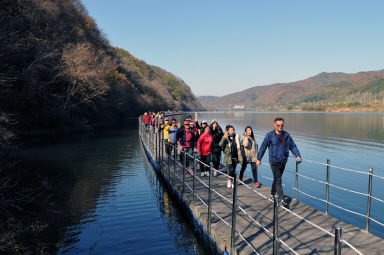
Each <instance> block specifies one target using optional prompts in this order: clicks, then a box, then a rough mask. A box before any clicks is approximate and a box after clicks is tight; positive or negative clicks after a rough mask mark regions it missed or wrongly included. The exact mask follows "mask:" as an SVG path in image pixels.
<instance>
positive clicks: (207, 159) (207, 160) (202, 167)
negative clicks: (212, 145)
mask: <svg viewBox="0 0 384 255" xmlns="http://www.w3.org/2000/svg"><path fill="white" fill-rule="evenodd" d="M200 160H201V162H203V163H204V164H207V165H208V166H209V165H210V163H211V154H210V155H206V156H203V155H200ZM204 164H201V163H200V172H205V171H209V167H207V166H206V165H204Z"/></svg>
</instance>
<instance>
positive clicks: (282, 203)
mask: <svg viewBox="0 0 384 255" xmlns="http://www.w3.org/2000/svg"><path fill="white" fill-rule="evenodd" d="M280 204H281V205H282V206H284V207H287V205H288V203H287V201H285V199H282V200H280Z"/></svg>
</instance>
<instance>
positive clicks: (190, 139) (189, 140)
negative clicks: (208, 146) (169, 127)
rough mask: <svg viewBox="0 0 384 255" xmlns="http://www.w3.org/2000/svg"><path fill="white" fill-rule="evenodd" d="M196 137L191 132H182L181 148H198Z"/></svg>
mask: <svg viewBox="0 0 384 255" xmlns="http://www.w3.org/2000/svg"><path fill="white" fill-rule="evenodd" d="M196 143H197V142H196V136H195V134H194V133H193V132H191V131H188V132H187V131H186V130H185V129H183V130H182V133H181V134H180V146H181V148H196Z"/></svg>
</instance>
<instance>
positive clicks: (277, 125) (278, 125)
mask: <svg viewBox="0 0 384 255" xmlns="http://www.w3.org/2000/svg"><path fill="white" fill-rule="evenodd" d="M276 127H284V125H276Z"/></svg>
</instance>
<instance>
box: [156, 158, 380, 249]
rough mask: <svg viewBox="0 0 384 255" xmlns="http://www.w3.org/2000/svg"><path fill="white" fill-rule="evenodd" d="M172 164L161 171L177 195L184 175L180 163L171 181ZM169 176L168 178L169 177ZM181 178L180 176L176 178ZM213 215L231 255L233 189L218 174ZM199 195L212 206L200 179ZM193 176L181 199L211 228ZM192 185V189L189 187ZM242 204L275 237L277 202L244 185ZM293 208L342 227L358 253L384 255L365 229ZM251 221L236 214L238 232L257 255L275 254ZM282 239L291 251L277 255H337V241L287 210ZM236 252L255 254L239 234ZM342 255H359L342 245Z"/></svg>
mask: <svg viewBox="0 0 384 255" xmlns="http://www.w3.org/2000/svg"><path fill="white" fill-rule="evenodd" d="M167 162H168V160H164V161H162V162H159V165H160V166H161V169H162V170H161V171H162V173H163V175H164V176H165V178H167V179H168V180H169V182H170V183H171V184H173V186H174V187H175V188H176V190H177V191H178V192H179V193H180V194H181V193H182V176H183V171H182V170H181V166H180V165H179V163H177V167H176V182H175V181H174V179H173V170H174V168H173V166H174V164H173V160H171V164H170V168H168V165H167ZM169 173H170V176H169ZM177 176H178V177H177ZM196 177H197V178H200V179H201V180H202V181H203V183H205V184H206V185H208V177H200V175H199V174H197V175H196ZM212 180H213V181H212V187H213V189H214V190H215V191H217V192H218V193H220V194H221V195H222V196H223V197H220V196H219V195H218V194H217V193H215V192H212V197H211V198H212V210H213V211H215V212H217V214H218V215H219V216H220V217H221V218H222V219H224V220H225V221H226V222H227V223H229V225H227V224H225V223H224V222H223V221H222V220H220V219H219V218H218V217H217V216H216V215H215V214H214V213H212V220H211V222H212V223H211V224H212V227H211V234H212V237H213V238H214V239H215V241H216V243H217V244H218V246H219V247H220V248H221V249H222V250H225V251H227V252H230V229H231V228H230V225H231V219H232V204H231V203H230V201H232V196H233V194H232V189H228V188H226V180H227V177H226V176H224V175H220V174H219V175H218V176H216V177H213V179H212ZM244 182H245V183H249V185H251V184H252V182H251V180H249V179H248V178H247V177H245V181H244ZM195 183H196V189H195V192H196V193H195V194H196V195H198V196H199V197H200V198H201V199H202V200H203V201H204V203H206V204H207V203H208V189H207V187H206V186H204V184H203V183H201V182H200V181H198V180H196V182H195ZM192 185H193V176H192V174H190V173H188V172H187V173H186V174H185V192H184V195H183V196H182V197H183V199H184V201H185V202H186V203H187V204H188V205H189V207H190V208H191V210H192V211H193V212H194V214H195V215H196V216H197V217H198V218H199V219H200V221H201V222H202V223H203V224H204V225H205V227H207V215H208V213H207V212H208V209H207V206H206V205H204V204H203V202H202V201H201V200H200V199H199V198H197V197H196V199H195V204H193V200H192V190H191V189H192ZM188 186H189V187H188ZM256 190H257V192H259V193H261V194H263V195H264V196H267V195H268V194H269V193H270V189H269V188H268V187H265V186H263V187H261V188H259V189H256ZM237 201H238V205H239V206H241V207H242V208H243V209H244V210H245V211H246V212H247V213H248V214H249V216H251V217H252V218H254V219H255V220H256V221H257V222H258V223H259V224H261V225H262V226H264V227H265V228H266V229H267V230H269V231H270V232H272V228H273V225H272V219H273V203H272V202H270V201H269V200H267V199H265V198H263V197H262V196H260V195H258V194H256V193H255V192H254V191H252V190H250V189H249V188H248V187H246V186H245V185H239V186H238V200H237ZM289 208H290V210H291V211H292V212H294V213H296V214H298V215H300V216H301V217H303V218H305V219H306V220H309V221H310V222H312V223H314V224H316V225H318V226H320V227H321V228H323V229H324V230H326V231H328V232H330V233H334V229H335V226H337V225H340V226H342V228H343V234H342V239H344V240H346V241H347V242H349V243H350V244H352V245H353V246H354V247H355V248H357V249H358V250H359V252H360V254H370V255H371V254H375V255H376V254H384V240H383V239H380V238H378V237H376V236H374V235H372V234H370V233H368V232H366V231H364V230H361V229H359V228H357V227H355V226H353V225H351V224H347V223H344V222H341V221H339V220H337V219H335V218H333V217H330V216H326V215H324V214H322V213H321V212H319V211H317V210H315V209H313V208H311V207H309V206H307V205H305V204H303V203H300V202H297V201H295V200H293V201H292V202H291V203H290V205H289ZM249 216H247V215H246V214H245V213H244V212H242V211H241V210H240V209H239V210H237V216H236V217H237V218H236V229H237V230H238V231H239V232H240V233H242V235H243V236H244V237H245V239H246V240H247V242H249V243H251V244H252V246H253V247H254V248H255V249H256V251H257V253H259V254H272V248H273V247H272V239H271V237H270V236H268V235H267V233H266V231H265V230H263V229H262V228H261V227H259V226H258V224H257V223H255V221H254V220H253V219H251V217H249ZM279 238H280V239H281V240H282V241H284V242H285V243H286V244H287V245H288V246H289V247H290V248H291V249H293V250H294V252H293V251H292V250H290V249H289V248H287V247H285V246H283V245H280V250H279V254H295V253H296V254H333V253H334V250H333V249H334V237H332V236H330V235H329V234H327V233H326V232H323V231H321V230H319V229H318V228H316V227H314V226H313V225H311V224H310V223H308V222H306V221H305V220H302V219H300V218H298V217H296V216H295V215H294V214H292V213H290V212H287V211H286V210H284V209H283V208H281V209H280V212H279ZM235 246H236V253H237V254H241V255H243V254H257V253H256V252H255V251H254V250H253V248H251V246H249V245H248V244H247V243H246V242H245V241H244V240H243V239H242V238H240V236H239V235H238V234H236V242H235ZM342 254H359V253H358V252H356V251H354V250H353V249H351V248H350V247H348V246H346V245H343V247H342Z"/></svg>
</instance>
